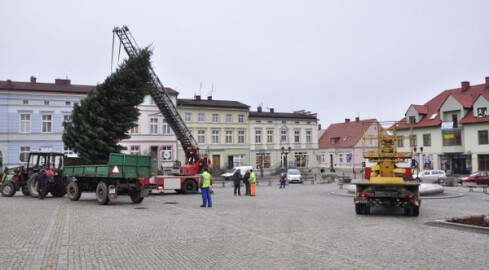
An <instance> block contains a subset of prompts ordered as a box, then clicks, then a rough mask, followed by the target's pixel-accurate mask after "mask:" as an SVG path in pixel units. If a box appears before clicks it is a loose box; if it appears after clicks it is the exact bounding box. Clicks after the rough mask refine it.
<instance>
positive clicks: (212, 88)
mask: <svg viewBox="0 0 489 270" xmlns="http://www.w3.org/2000/svg"><path fill="white" fill-rule="evenodd" d="M212 92H214V84H211V91H210V94H209V96H211V97H212Z"/></svg>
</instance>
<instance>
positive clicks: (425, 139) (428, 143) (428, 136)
mask: <svg viewBox="0 0 489 270" xmlns="http://www.w3.org/2000/svg"><path fill="white" fill-rule="evenodd" d="M423 145H424V146H431V134H423Z"/></svg>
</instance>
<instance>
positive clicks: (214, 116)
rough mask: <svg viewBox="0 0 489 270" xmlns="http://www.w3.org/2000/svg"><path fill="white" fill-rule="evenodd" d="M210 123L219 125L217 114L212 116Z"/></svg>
mask: <svg viewBox="0 0 489 270" xmlns="http://www.w3.org/2000/svg"><path fill="white" fill-rule="evenodd" d="M212 123H219V114H217V113H213V114H212Z"/></svg>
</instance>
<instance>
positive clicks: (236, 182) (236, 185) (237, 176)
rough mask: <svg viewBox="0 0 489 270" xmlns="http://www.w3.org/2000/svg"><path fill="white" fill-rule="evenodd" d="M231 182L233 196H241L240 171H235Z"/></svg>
mask: <svg viewBox="0 0 489 270" xmlns="http://www.w3.org/2000/svg"><path fill="white" fill-rule="evenodd" d="M233 180H234V196H236V194H237V195H238V196H241V170H240V169H237V170H236V171H235V172H234V175H233ZM236 191H237V192H236Z"/></svg>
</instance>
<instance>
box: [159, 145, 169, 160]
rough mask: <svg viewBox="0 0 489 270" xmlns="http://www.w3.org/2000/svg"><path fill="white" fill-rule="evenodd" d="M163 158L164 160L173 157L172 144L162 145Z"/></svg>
mask: <svg viewBox="0 0 489 270" xmlns="http://www.w3.org/2000/svg"><path fill="white" fill-rule="evenodd" d="M161 150H162V151H161V158H162V159H163V160H171V159H172V150H171V146H163V147H161Z"/></svg>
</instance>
